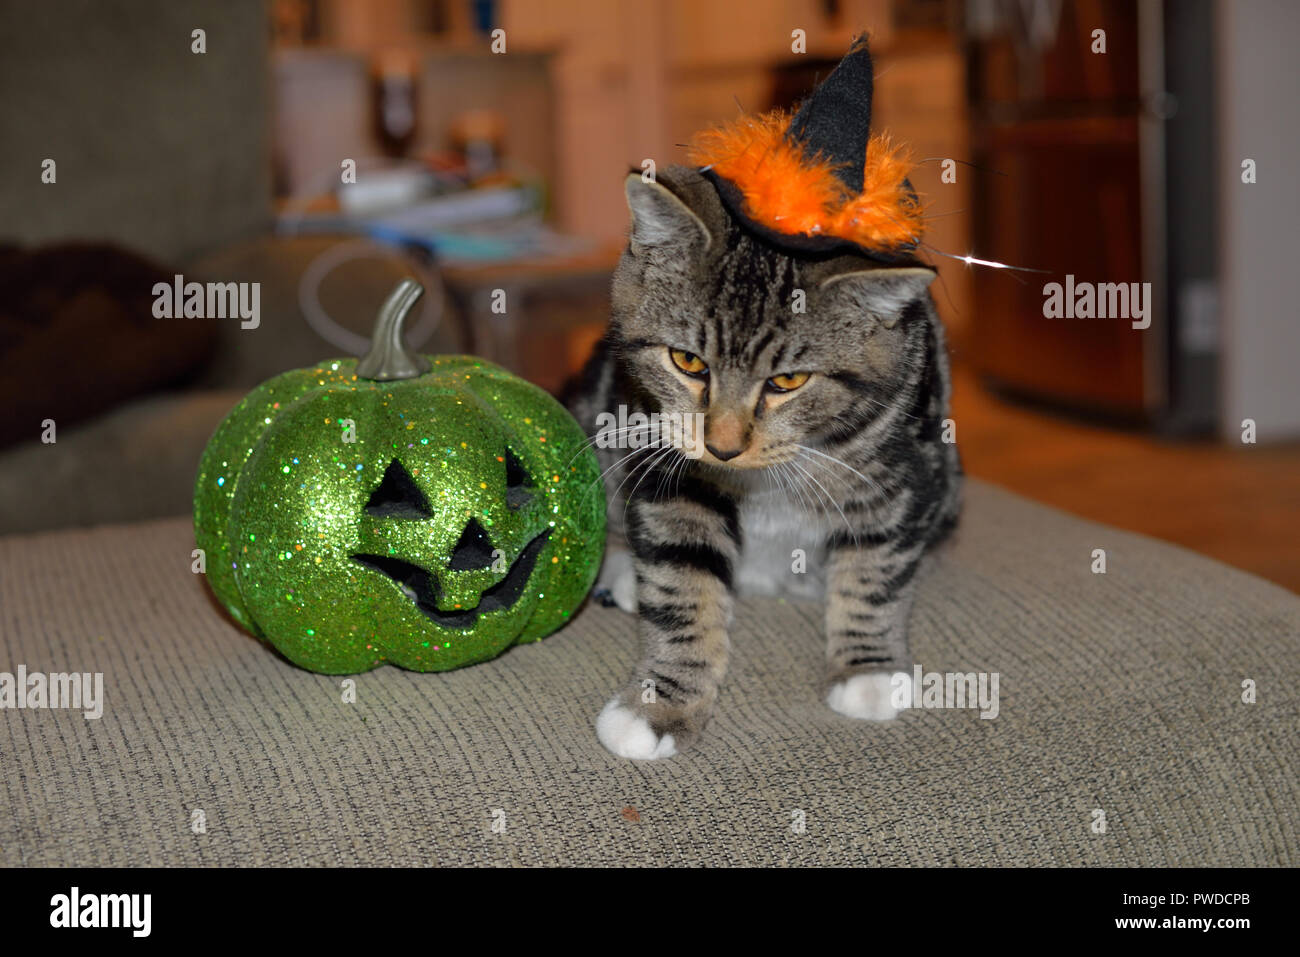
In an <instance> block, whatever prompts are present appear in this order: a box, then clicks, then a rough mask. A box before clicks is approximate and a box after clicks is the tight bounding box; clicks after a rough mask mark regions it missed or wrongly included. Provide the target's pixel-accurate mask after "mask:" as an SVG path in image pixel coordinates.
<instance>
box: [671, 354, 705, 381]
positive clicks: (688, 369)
mask: <svg viewBox="0 0 1300 957" xmlns="http://www.w3.org/2000/svg"><path fill="white" fill-rule="evenodd" d="M668 356H669V358H670V359H672V360H673V365H675V366H677V368H679V369H681V370H682V371H683V372H685V373H686V374H687V375H693V376H705V375H708V373H709V364H708V363H707V362H705V361H704V360H703V359H701V358H700V357H699V356H697V355H696V354H695V353H694V352H687V351H686V350H685V349H669V350H668Z"/></svg>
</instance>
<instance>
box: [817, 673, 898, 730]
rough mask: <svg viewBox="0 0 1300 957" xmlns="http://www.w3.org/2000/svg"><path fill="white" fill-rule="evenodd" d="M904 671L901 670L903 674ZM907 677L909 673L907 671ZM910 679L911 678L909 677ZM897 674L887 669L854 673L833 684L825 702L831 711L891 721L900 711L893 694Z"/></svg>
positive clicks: (866, 718) (863, 718) (865, 718)
mask: <svg viewBox="0 0 1300 957" xmlns="http://www.w3.org/2000/svg"><path fill="white" fill-rule="evenodd" d="M901 673H902V672H900V674H901ZM903 676H904V677H908V676H907V675H906V674H904V675H903ZM908 680H909V681H910V680H911V679H910V678H908ZM893 692H894V676H893V675H891V674H889V673H888V672H885V671H879V672H873V673H872V674H865V675H854V676H853V677H852V678H849V679H847V680H846V681H841V682H839V683H838V684H835V685H832V686H831V690H830V691H829V692H828V693H827V695H826V703H827V704H828V705H830V708H831V710H832V711H838V712H839V713H840V714H842V715H846V716H847V717H850V718H861V719H862V720H864V721H888V720H890V719H891V718H894V717H896V716H897V715H898V709H897V708H895V707H894V704H893V701H892V698H893Z"/></svg>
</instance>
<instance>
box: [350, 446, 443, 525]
mask: <svg viewBox="0 0 1300 957" xmlns="http://www.w3.org/2000/svg"><path fill="white" fill-rule="evenodd" d="M366 513H367V514H369V515H373V516H375V518H432V517H433V512H432V511H431V510H430V509H429V500H428V499H427V498H425V497H424V493H423V492H421V491H420V488H419V486H417V485H416V484H415V479H413V478H411V473H409V472H408V471H406V469H405V468H403V467H402V463H401V462H399V461H397V459H393V461H391V462H389V463H388V468H386V469H385V470H384V478H383V481H382V482H380V483H379V487H378V488H377V489H375V490H374V491H373V492H371V493H370V501H368V502H366Z"/></svg>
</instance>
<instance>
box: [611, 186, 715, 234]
mask: <svg viewBox="0 0 1300 957" xmlns="http://www.w3.org/2000/svg"><path fill="white" fill-rule="evenodd" d="M623 192H624V193H626V194H627V207H628V209H629V210H631V212H632V242H633V243H635V244H637V245H638V246H649V247H661V246H678V247H683V248H685V247H690V246H697V247H698V248H699V249H700V250H701V251H703V250H706V249H708V248H709V244H710V243H711V242H712V241H713V237H712V236H711V235H710V234H709V230H708V227H707V226H705V225H704V221H703V220H702V219H700V217H698V216H696V215H695V213H693V212H691V210H690V207H688V206H687V205H686V204H685V203H683V202H682V201H681V200H680V199H678V198H677V197H676V196H674V195H673V193H672V192H671V191H670V190H669V189H668V188H667V187H665V186H663V185H661V184H659V183H657V182H649V183H648V182H646V181H645V180H644V179H642V177H641V174H640V173H629V174H628V177H627V180H626V181H624V183H623Z"/></svg>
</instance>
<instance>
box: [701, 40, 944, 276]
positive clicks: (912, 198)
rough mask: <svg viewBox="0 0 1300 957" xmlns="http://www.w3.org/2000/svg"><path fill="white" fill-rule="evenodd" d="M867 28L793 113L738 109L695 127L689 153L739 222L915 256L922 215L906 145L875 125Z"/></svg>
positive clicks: (886, 255)
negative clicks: (723, 120) (738, 113)
mask: <svg viewBox="0 0 1300 957" xmlns="http://www.w3.org/2000/svg"><path fill="white" fill-rule="evenodd" d="M871 93H872V65H871V53H870V51H869V50H868V49H867V40H866V37H865V36H860V37H858V38H856V39H855V40H854V41H853V44H852V46H851V47H850V49H849V52H848V53H847V54H846V55H845V56H844V59H843V60H841V61H840V62H839V65H837V66H836V67H835V69H834V70H833V71H832V72H831V74H830V76H828V77H827V78H826V79H825V80H824V81H823V82H822V84H821V85H820V86H818V87H817V89H815V90H814V91H813V92H812V94H811V95H809V97H808V98H807V99H806V100H804V101H803V103H802V104H801V105H800V107H799V109H798V110H797V111H796V112H795V113H794V114H793V115H790V114H787V113H785V112H783V111H781V110H776V111H773V112H771V113H767V114H764V115H762V116H742V117H740V118H738V119H736V120H733V121H732V122H730V123H727V124H724V125H722V126H719V127H714V128H713V129H710V130H706V131H704V132H702V133H698V134H696V135H695V137H694V138H693V139H692V141H691V144H690V152H689V157H690V160H691V162H692V163H694V164H695V165H696V166H698V167H699V168H700V172H702V173H703V174H704V176H705V177H706V178H707V179H708V180H709V181H710V182H712V183H713V185H714V187H715V188H716V189H717V191H718V196H719V197H720V198H721V200H722V203H723V205H724V206H725V207H726V208H727V211H728V212H729V213H730V214H731V215H732V217H733V218H735V219H736V220H737V222H739V223H741V224H742V225H743V226H745V227H747V228H748V229H750V230H752V231H753V232H755V233H757V234H758V235H760V236H762V237H763V238H764V239H766V240H768V241H769V242H772V243H774V244H776V245H778V246H780V247H783V248H786V249H789V250H790V251H792V252H795V253H805V254H819V253H836V252H849V251H856V252H859V253H863V254H865V255H867V256H870V257H871V258H873V259H877V260H881V261H884V262H890V263H893V262H899V261H910V262H914V261H915V257H914V256H913V255H912V251H913V250H914V249H915V248H916V246H917V244H918V243H919V242H920V238H921V233H922V231H923V219H922V210H921V206H920V203H919V202H918V201H917V197H916V193H915V192H914V191H913V190H912V186H911V184H910V183H909V182H908V180H907V174H908V172H909V170H910V168H911V166H910V163H909V162H908V160H907V157H906V156H905V155H904V153H903V152H902V151H901V150H899V149H897V148H895V147H894V146H893V145H892V144H891V143H890V141H889V139H888V137H887V136H885V135H884V134H879V133H878V134H875V135H872V133H871Z"/></svg>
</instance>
